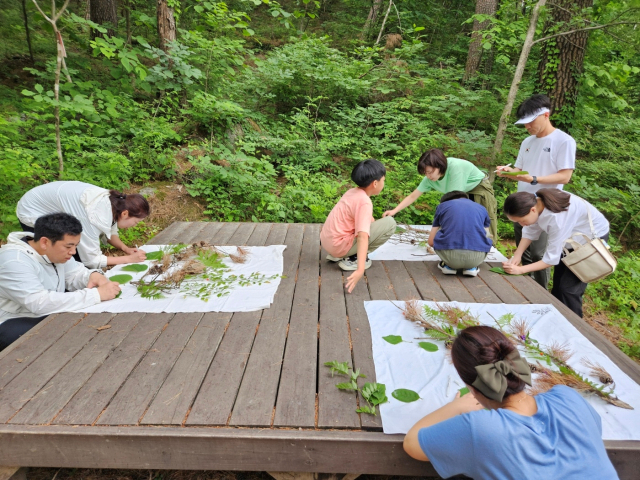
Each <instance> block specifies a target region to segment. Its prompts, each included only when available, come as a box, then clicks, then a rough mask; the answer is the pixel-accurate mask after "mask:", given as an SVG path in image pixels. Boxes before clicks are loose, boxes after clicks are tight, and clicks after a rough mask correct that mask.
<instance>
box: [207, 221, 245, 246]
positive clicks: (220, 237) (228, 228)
mask: <svg viewBox="0 0 640 480" xmlns="http://www.w3.org/2000/svg"><path fill="white" fill-rule="evenodd" d="M239 227H240V224H239V223H235V222H234V223H224V224H223V225H222V228H221V229H220V230H219V231H218V233H217V234H216V236H215V237H214V239H213V241H212V242H211V243H213V244H214V245H228V244H229V243H228V241H229V239H230V238H231V237H232V236H233V234H234V233H236V230H238V228H239Z"/></svg>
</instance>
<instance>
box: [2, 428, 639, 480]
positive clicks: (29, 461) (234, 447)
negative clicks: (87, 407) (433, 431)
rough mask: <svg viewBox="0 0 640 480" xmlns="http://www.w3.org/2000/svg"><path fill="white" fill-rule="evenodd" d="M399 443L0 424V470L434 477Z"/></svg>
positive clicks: (629, 450)
mask: <svg viewBox="0 0 640 480" xmlns="http://www.w3.org/2000/svg"><path fill="white" fill-rule="evenodd" d="M403 438H404V436H403V435H385V434H383V433H377V432H376V433H373V432H362V431H344V430H333V431H331V430H324V431H323V430H265V429H253V428H250V429H237V428H180V427H136V428H131V427H63V426H60V427H57V426H22V425H17V426H14V425H3V426H0V465H6V466H10V465H16V464H17V465H21V466H28V467H56V468H119V469H162V470H165V469H167V470H243V471H289V472H321V473H344V471H345V469H347V470H354V468H355V469H357V470H358V472H359V473H361V474H365V473H366V474H377V475H413V476H429V475H431V476H433V475H436V472H435V470H434V469H433V467H432V465H431V464H430V463H428V462H418V461H416V460H413V459H411V458H409V457H408V456H407V454H406V453H405V452H404V450H403V449H402V440H403ZM605 447H606V448H607V453H608V454H609V457H610V458H611V461H612V462H613V465H614V466H615V468H616V470H617V472H618V475H619V477H620V478H621V479H623V480H624V479H630V480H631V479H635V478H637V472H638V471H639V469H640V441H605ZM284 453H286V455H283V454H284ZM354 456H356V458H357V461H356V462H354Z"/></svg>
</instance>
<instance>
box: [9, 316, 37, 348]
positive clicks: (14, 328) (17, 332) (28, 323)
mask: <svg viewBox="0 0 640 480" xmlns="http://www.w3.org/2000/svg"><path fill="white" fill-rule="evenodd" d="M45 318H47V315H45V316H44V317H36V318H32V317H20V318H10V319H9V320H5V321H4V322H2V323H0V352H1V351H2V350H4V349H5V348H7V347H8V346H9V345H11V344H12V343H13V342H15V341H16V340H17V339H18V338H20V337H21V336H22V335H24V334H25V333H27V332H28V331H29V330H31V329H32V328H33V327H35V326H36V325H37V324H38V323H40V322H41V321H42V320H44V319H45Z"/></svg>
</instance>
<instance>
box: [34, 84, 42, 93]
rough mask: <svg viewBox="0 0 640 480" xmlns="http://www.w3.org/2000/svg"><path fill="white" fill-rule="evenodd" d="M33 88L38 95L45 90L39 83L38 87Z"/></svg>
mask: <svg viewBox="0 0 640 480" xmlns="http://www.w3.org/2000/svg"><path fill="white" fill-rule="evenodd" d="M33 88H35V89H36V92H38V93H42V91H43V90H44V88H42V85H40V84H39V83H36V86H35V87H33Z"/></svg>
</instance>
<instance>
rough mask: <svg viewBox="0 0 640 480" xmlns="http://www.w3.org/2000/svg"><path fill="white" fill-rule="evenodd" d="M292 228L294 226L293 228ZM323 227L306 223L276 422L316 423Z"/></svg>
mask: <svg viewBox="0 0 640 480" xmlns="http://www.w3.org/2000/svg"><path fill="white" fill-rule="evenodd" d="M291 228H292V227H291ZM319 231H320V226H319V225H305V228H304V239H303V243H302V253H301V255H300V266H299V267H298V278H297V280H296V290H295V294H294V297H293V305H292V308H291V319H290V321H289V330H288V334H287V344H286V349H285V353H284V361H283V363H282V373H281V376H280V385H279V388H278V399H277V402H276V414H275V418H274V422H273V424H274V425H277V426H296V427H313V426H314V425H315V404H316V371H317V364H316V360H317V354H318V281H319V275H318V274H319V263H318V260H319V256H320V233H319Z"/></svg>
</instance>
